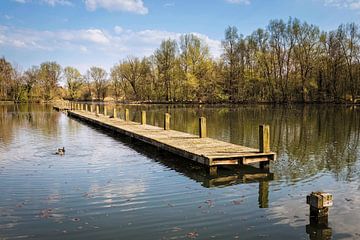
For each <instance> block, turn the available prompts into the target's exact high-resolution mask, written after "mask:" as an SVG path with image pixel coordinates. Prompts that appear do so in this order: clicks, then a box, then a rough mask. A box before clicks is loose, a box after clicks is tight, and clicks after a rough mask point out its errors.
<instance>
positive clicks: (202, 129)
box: [199, 117, 207, 138]
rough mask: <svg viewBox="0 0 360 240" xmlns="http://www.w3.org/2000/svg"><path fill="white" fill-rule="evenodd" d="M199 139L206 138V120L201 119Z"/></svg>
mask: <svg viewBox="0 0 360 240" xmlns="http://www.w3.org/2000/svg"><path fill="white" fill-rule="evenodd" d="M199 137H200V138H206V137H207V135H206V118H204V117H201V118H199Z"/></svg>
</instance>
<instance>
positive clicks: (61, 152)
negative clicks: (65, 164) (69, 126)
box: [55, 147, 65, 155]
mask: <svg viewBox="0 0 360 240" xmlns="http://www.w3.org/2000/svg"><path fill="white" fill-rule="evenodd" d="M55 154H56V155H64V154H65V147H62V148H58V150H57V152H56V153H55Z"/></svg>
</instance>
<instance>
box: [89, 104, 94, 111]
mask: <svg viewBox="0 0 360 240" xmlns="http://www.w3.org/2000/svg"><path fill="white" fill-rule="evenodd" d="M93 111H94V109H93V105H92V104H91V105H90V112H93Z"/></svg>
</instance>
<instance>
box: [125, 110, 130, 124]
mask: <svg viewBox="0 0 360 240" xmlns="http://www.w3.org/2000/svg"><path fill="white" fill-rule="evenodd" d="M125 121H129V109H127V108H126V109H125Z"/></svg>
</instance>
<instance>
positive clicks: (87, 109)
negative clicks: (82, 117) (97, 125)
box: [85, 104, 89, 112]
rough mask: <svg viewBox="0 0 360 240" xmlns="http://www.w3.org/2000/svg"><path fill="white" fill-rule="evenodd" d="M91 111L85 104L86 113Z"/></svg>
mask: <svg viewBox="0 0 360 240" xmlns="http://www.w3.org/2000/svg"><path fill="white" fill-rule="evenodd" d="M87 111H89V108H88V105H87V104H85V112H87Z"/></svg>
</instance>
